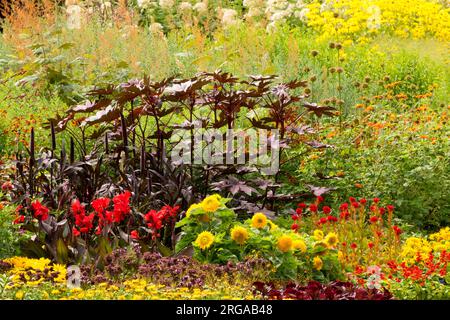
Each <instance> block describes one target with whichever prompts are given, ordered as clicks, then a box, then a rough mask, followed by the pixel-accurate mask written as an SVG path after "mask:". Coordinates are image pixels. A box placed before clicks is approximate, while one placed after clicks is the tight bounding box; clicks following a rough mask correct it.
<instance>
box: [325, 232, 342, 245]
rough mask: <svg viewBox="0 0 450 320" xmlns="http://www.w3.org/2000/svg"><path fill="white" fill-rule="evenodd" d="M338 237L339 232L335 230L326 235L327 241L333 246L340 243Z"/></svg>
mask: <svg viewBox="0 0 450 320" xmlns="http://www.w3.org/2000/svg"><path fill="white" fill-rule="evenodd" d="M338 241H339V240H338V237H337V234H336V233H334V232H330V233H329V234H327V236H326V237H325V243H326V244H327V246H328V247H330V248H333V247H334V246H335V245H336V244H337V243H338Z"/></svg>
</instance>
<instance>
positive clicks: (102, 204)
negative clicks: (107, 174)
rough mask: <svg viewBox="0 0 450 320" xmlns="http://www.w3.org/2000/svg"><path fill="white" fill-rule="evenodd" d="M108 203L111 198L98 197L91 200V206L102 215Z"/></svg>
mask: <svg viewBox="0 0 450 320" xmlns="http://www.w3.org/2000/svg"><path fill="white" fill-rule="evenodd" d="M110 203H111V200H110V199H108V198H98V199H95V200H94V201H92V203H91V206H92V208H93V209H94V211H95V212H96V213H97V214H98V215H101V216H103V213H104V212H105V211H106V209H107V208H108V206H109V204H110Z"/></svg>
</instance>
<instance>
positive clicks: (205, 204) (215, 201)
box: [200, 194, 221, 212]
mask: <svg viewBox="0 0 450 320" xmlns="http://www.w3.org/2000/svg"><path fill="white" fill-rule="evenodd" d="M220 199H221V198H220V196H219V195H218V194H214V195H212V196H209V197H206V198H205V199H203V201H202V202H201V203H200V206H201V208H202V209H203V210H205V211H206V212H215V211H217V209H219V207H220Z"/></svg>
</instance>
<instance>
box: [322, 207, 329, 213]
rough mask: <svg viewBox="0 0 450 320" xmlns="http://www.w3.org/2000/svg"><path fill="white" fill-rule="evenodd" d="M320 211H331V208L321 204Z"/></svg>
mask: <svg viewBox="0 0 450 320" xmlns="http://www.w3.org/2000/svg"><path fill="white" fill-rule="evenodd" d="M322 211H323V213H325V214H329V213H330V212H331V208H330V207H329V206H323V208H322Z"/></svg>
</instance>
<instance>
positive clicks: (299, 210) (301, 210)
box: [295, 208, 303, 216]
mask: <svg viewBox="0 0 450 320" xmlns="http://www.w3.org/2000/svg"><path fill="white" fill-rule="evenodd" d="M295 213H297V214H298V215H299V216H301V215H302V214H303V209H302V208H297V209H295Z"/></svg>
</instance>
